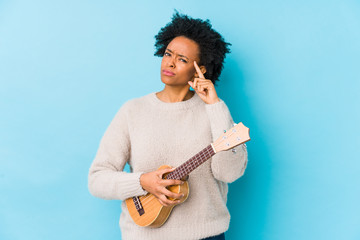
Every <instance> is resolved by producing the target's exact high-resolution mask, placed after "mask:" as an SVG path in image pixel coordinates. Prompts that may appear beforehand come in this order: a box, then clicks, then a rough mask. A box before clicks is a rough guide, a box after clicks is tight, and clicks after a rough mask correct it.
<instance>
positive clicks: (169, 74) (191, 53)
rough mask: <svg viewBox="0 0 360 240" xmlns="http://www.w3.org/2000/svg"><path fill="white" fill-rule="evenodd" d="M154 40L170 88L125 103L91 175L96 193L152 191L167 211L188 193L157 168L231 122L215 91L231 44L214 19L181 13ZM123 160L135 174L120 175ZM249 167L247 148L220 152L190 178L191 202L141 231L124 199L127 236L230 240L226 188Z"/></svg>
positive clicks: (121, 195) (114, 195)
mask: <svg viewBox="0 0 360 240" xmlns="http://www.w3.org/2000/svg"><path fill="white" fill-rule="evenodd" d="M155 38H156V43H155V47H156V53H155V55H156V56H161V57H162V62H161V81H162V82H163V83H164V84H165V87H164V89H163V90H162V91H160V92H157V93H151V94H149V95H146V96H144V97H141V98H138V99H133V100H130V101H128V102H127V103H125V104H124V105H123V106H122V107H121V108H120V110H119V112H118V113H117V114H116V116H115V118H114V119H113V121H112V122H111V124H110V126H109V127H108V129H107V130H106V132H105V134H104V136H103V138H102V140H101V143H100V146H99V149H98V152H97V155H96V157H95V159H94V162H93V163H92V165H91V168H90V171H89V190H90V192H91V193H92V194H93V195H94V196H97V197H100V198H104V199H120V200H125V199H127V198H131V197H134V196H141V195H145V194H147V193H148V192H150V193H152V194H153V195H154V196H155V197H156V198H157V199H158V200H159V202H160V203H161V204H162V205H164V206H171V205H174V204H178V203H179V202H180V199H181V198H182V197H183V196H182V195H180V194H177V193H172V192H170V191H169V190H168V189H167V188H166V187H167V186H170V185H176V184H181V183H182V181H181V180H165V179H162V176H163V174H165V173H168V172H171V171H172V170H173V169H163V170H157V169H158V167H159V166H161V165H170V166H173V167H176V166H179V165H181V164H182V163H183V162H185V161H186V160H188V159H189V158H190V157H192V156H193V155H194V154H196V153H197V152H199V151H200V150H202V149H203V148H204V147H206V146H208V145H209V144H210V143H212V142H213V141H215V140H216V139H217V138H218V137H219V136H220V135H221V134H222V133H223V131H224V130H226V129H229V128H231V127H232V125H233V120H232V118H231V115H230V112H229V110H228V108H227V106H226V105H225V103H224V102H223V101H222V100H220V99H219V98H218V96H217V93H216V90H215V88H214V82H215V81H216V80H218V77H219V75H220V73H221V70H222V68H223V62H224V58H225V54H226V53H228V52H229V49H228V45H230V44H229V43H226V42H225V41H224V40H223V38H222V37H221V35H220V34H219V33H217V32H216V31H215V30H213V29H212V27H211V24H210V23H209V21H203V20H200V19H193V18H190V17H188V16H186V15H181V14H179V13H175V14H174V16H173V18H172V21H171V22H170V23H168V24H167V25H166V26H165V27H164V28H162V29H161V30H160V32H159V33H158V35H157V36H156V37H155ZM210 79H211V80H210ZM190 86H191V87H192V88H193V89H194V90H195V92H194V91H191V90H190ZM126 163H129V165H130V167H131V173H127V172H123V168H124V166H125V164H126ZM246 164H247V151H246V146H245V144H242V145H240V146H238V147H236V148H235V150H233V151H225V152H219V153H217V154H216V155H215V156H213V157H212V158H211V159H210V160H208V161H206V162H205V163H204V164H203V165H201V166H200V167H198V168H197V169H195V170H194V171H193V172H192V173H191V174H190V177H189V179H188V182H189V187H190V194H189V197H188V199H187V200H186V201H185V202H183V203H182V204H179V205H178V206H176V207H175V208H174V209H173V211H172V213H171V214H170V216H169V218H168V220H167V221H166V222H165V224H164V225H163V226H161V227H160V228H146V227H139V226H137V225H136V224H135V223H134V222H133V221H132V219H131V217H130V215H129V212H128V210H127V208H126V205H125V202H122V213H121V216H120V228H121V232H122V236H123V239H125V240H128V239H130V240H132V239H151V240H153V239H160V240H161V239H169V238H171V239H186V240H190V239H205V238H208V239H225V237H224V232H225V231H226V230H227V229H228V227H229V221H230V215H229V212H228V209H227V207H226V200H227V191H228V187H227V183H230V182H233V181H235V180H236V179H238V178H239V177H241V176H242V175H243V174H244V171H245V168H246ZM169 197H171V198H173V199H175V200H170V199H169Z"/></svg>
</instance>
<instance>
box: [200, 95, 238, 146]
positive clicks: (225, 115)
mask: <svg viewBox="0 0 360 240" xmlns="http://www.w3.org/2000/svg"><path fill="white" fill-rule="evenodd" d="M205 108H206V112H207V114H208V116H209V120H210V126H211V131H212V134H213V138H214V141H215V140H216V139H217V138H218V137H220V136H221V134H223V133H224V130H228V129H229V128H231V127H232V125H233V120H232V117H231V114H230V111H229V109H228V107H227V106H226V104H225V102H224V101H223V100H220V102H217V103H214V104H207V105H206V106H205Z"/></svg>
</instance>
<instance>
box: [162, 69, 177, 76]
mask: <svg viewBox="0 0 360 240" xmlns="http://www.w3.org/2000/svg"><path fill="white" fill-rule="evenodd" d="M162 73H163V74H164V75H166V76H175V73H173V72H172V71H169V70H163V71H162Z"/></svg>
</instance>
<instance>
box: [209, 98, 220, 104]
mask: <svg viewBox="0 0 360 240" xmlns="http://www.w3.org/2000/svg"><path fill="white" fill-rule="evenodd" d="M218 102H220V98H218V97H216V98H215V99H213V100H211V101H209V102H208V103H207V104H215V103H218Z"/></svg>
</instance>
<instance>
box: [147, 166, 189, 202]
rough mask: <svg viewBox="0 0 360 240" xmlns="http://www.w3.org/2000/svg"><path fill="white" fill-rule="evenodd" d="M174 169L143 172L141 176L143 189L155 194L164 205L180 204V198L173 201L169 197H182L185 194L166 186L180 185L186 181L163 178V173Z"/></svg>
mask: <svg viewBox="0 0 360 240" xmlns="http://www.w3.org/2000/svg"><path fill="white" fill-rule="evenodd" d="M172 171H174V168H166V169H159V170H156V171H153V172H149V173H143V174H141V176H140V184H141V186H142V188H143V189H145V190H146V191H148V192H149V193H151V194H153V195H154V196H155V197H156V198H157V199H158V200H159V202H160V203H161V204H162V205H163V206H166V207H168V206H172V205H175V204H179V203H180V200H175V201H172V200H170V199H168V197H171V198H174V199H180V198H182V197H183V196H184V195H183V194H180V193H174V192H171V191H169V190H168V189H167V188H166V187H168V186H171V185H180V184H183V183H184V182H183V181H181V180H175V179H163V175H164V174H166V173H169V172H172Z"/></svg>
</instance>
